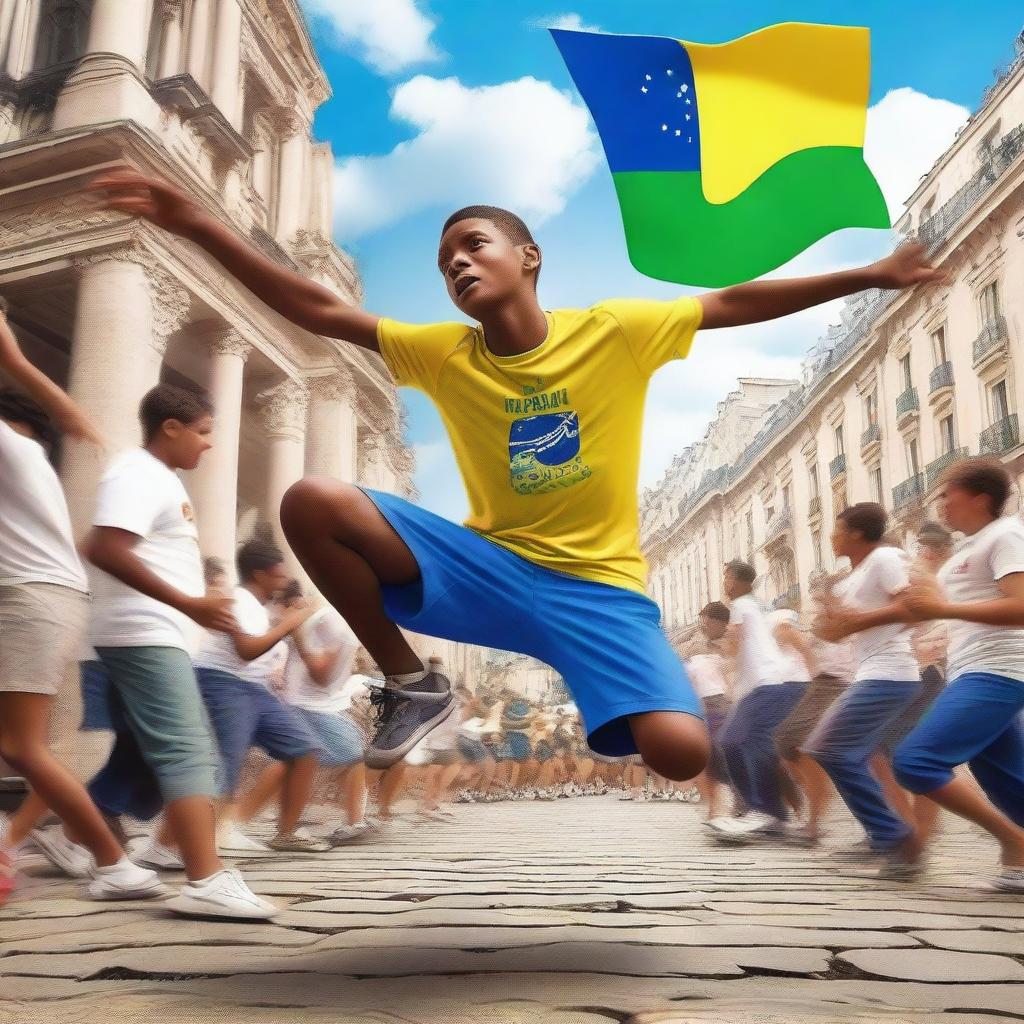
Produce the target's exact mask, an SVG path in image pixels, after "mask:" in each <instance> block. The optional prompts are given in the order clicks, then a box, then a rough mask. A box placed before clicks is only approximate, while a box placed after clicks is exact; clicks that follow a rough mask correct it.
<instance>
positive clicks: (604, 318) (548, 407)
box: [377, 297, 703, 593]
mask: <svg viewBox="0 0 1024 1024" xmlns="http://www.w3.org/2000/svg"><path fill="white" fill-rule="evenodd" d="M702 312H703V307H702V306H701V304H700V303H699V302H698V301H697V300H696V299H695V298H691V297H686V298H681V299H676V300H674V301H671V302H656V301H651V300H645V299H612V300H608V301H606V302H600V303H598V304H597V305H596V306H592V307H591V308H590V309H558V310H555V311H553V312H550V313H546V314H545V315H546V316H547V320H548V333H547V337H546V338H545V340H544V341H543V342H542V343H541V344H540V345H538V346H537V347H536V348H534V349H532V350H531V351H529V352H523V353H520V354H518V355H513V356H497V355H495V354H494V353H492V352H491V351H490V350H489V349H488V348H487V346H486V344H485V342H484V334H483V329H482V328H481V327H479V326H477V327H470V326H468V325H466V324H461V323H442V324H423V325H416V324H403V323H398V322H397V321H395V320H388V319H382V320H381V321H380V323H379V325H378V327H377V337H378V340H379V342H380V350H381V354H382V355H383V357H384V361H385V363H387V366H388V369H389V370H390V371H391V375H392V377H394V380H395V383H396V384H398V385H408V386H411V387H415V388H418V389H419V390H421V391H423V392H425V393H426V394H427V395H429V396H430V397H431V398H432V399H433V401H434V404H435V405H436V406H437V408H438V411H439V412H440V413H441V418H442V420H443V421H444V425H445V428H446V429H447V431H448V437H449V439H450V440H451V443H452V448H453V449H454V451H455V459H456V461H457V463H458V465H459V469H460V471H461V472H462V477H463V480H464V481H465V484H466V491H467V493H468V496H469V506H470V515H469V518H468V519H467V520H466V523H465V525H466V526H468V527H469V528H470V529H473V530H476V531H477V532H479V533H481V534H482V535H483V536H485V537H487V538H488V539H489V540H492V541H494V542H495V543H497V544H500V545H502V546H503V547H506V548H508V549H510V550H511V551H514V552H515V553H516V554H518V555H521V556H522V557H523V558H526V559H529V561H531V562H534V563H535V564H537V565H542V566H544V567H546V568H548V569H554V570H557V571H559V572H564V573H568V574H570V575H572V576H581V577H583V578H585V579H591V580H598V581H600V582H602V583H610V584H612V585H614V586H620V587H627V588H629V589H630V590H637V591H640V592H641V593H642V592H643V591H644V588H645V578H646V574H647V565H646V562H645V561H644V558H643V556H642V555H641V554H640V527H639V508H638V501H637V481H638V474H639V466H640V434H641V425H642V420H643V409H644V398H645V396H646V393H647V382H648V381H649V380H650V377H651V375H652V374H653V373H654V371H655V370H656V369H657V368H658V367H659V366H662V365H663V364H664V363H666V362H668V361H669V360H670V359H682V358H685V357H686V355H687V353H688V352H689V349H690V345H691V343H692V341H693V336H694V334H695V332H696V331H697V328H698V327H699V326H700V320H701V315H702Z"/></svg>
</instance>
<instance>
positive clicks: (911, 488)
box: [892, 473, 925, 509]
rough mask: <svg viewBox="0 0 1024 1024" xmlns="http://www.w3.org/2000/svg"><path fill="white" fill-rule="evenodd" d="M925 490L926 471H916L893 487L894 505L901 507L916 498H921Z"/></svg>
mask: <svg viewBox="0 0 1024 1024" xmlns="http://www.w3.org/2000/svg"><path fill="white" fill-rule="evenodd" d="M924 492H925V486H924V473H915V474H914V475H913V476H912V477H910V478H909V479H907V480H904V481H903V483H901V484H897V485H896V486H895V487H894V488H893V489H892V507H893V508H894V509H901V508H903V507H904V506H906V505H909V504H910V503H911V502H912V501H914V500H915V499H916V498H920V497H921V496H922V495H923V494H924Z"/></svg>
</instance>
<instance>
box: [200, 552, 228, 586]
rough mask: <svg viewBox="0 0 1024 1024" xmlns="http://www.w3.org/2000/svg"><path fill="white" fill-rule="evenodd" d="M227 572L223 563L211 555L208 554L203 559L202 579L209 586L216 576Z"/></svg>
mask: <svg viewBox="0 0 1024 1024" xmlns="http://www.w3.org/2000/svg"><path fill="white" fill-rule="evenodd" d="M226 572H227V568H226V567H225V565H224V563H223V562H222V561H221V560H220V559H219V558H215V557H214V556H213V555H208V556H207V557H206V558H204V559H203V581H204V582H205V583H206V585H207V586H209V585H210V584H211V583H212V582H213V581H214V580H215V579H216V578H217V577H218V576H223V575H224V574H225V573H226Z"/></svg>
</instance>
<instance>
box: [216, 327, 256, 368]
mask: <svg viewBox="0 0 1024 1024" xmlns="http://www.w3.org/2000/svg"><path fill="white" fill-rule="evenodd" d="M207 343H208V344H209V346H210V351H211V352H215V353H216V354H217V355H224V356H238V358H239V359H241V360H242V361H243V362H244V361H245V360H246V359H248V357H249V353H250V352H251V351H252V344H251V343H250V342H249V341H248V339H246V338H245V337H244V336H243V335H242V334H241V333H240V332H239V330H238V329H237V328H236V327H233V326H232V325H231V324H217V325H216V326H215V327H213V328H212V329H211V330H210V332H209V334H208V335H207Z"/></svg>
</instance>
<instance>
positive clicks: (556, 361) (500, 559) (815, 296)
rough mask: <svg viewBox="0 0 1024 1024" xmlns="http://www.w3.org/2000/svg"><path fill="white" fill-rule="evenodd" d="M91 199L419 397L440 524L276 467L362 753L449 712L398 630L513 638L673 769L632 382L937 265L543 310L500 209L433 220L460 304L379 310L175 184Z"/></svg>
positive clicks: (391, 747) (528, 248)
mask: <svg viewBox="0 0 1024 1024" xmlns="http://www.w3.org/2000/svg"><path fill="white" fill-rule="evenodd" d="M89 187H90V189H92V190H95V191H99V192H103V193H105V195H106V199H105V203H104V205H105V208H107V209H111V210H119V211H123V212H125V213H128V214H135V215H139V216H143V217H145V218H147V219H148V220H150V221H152V222H153V223H154V224H156V225H158V226H160V227H163V228H165V229H166V230H168V231H171V232H174V233H175V234H178V235H181V236H183V237H186V238H189V239H191V240H192V241H194V242H195V243H197V244H198V245H201V246H202V247H203V248H204V249H206V250H207V252H209V253H210V254H211V255H212V256H213V257H214V258H215V259H217V260H218V261H219V262H220V263H221V264H222V265H223V266H224V267H225V269H226V270H227V271H228V272H229V273H231V274H233V275H234V276H235V277H236V278H237V279H238V280H239V281H240V282H241V283H242V284H244V285H245V286H246V287H248V288H249V289H250V290H251V291H253V292H254V293H255V294H257V295H259V296H260V297H261V298H262V299H263V301H265V302H266V303H267V304H268V305H269V306H271V307H272V308H273V309H275V310H277V311H278V312H279V313H281V314H282V315H283V316H285V317H287V318H288V319H290V320H291V321H292V322H294V323H296V324H298V325H299V326H300V327H303V328H305V329H306V330H309V331H312V332H313V333H315V334H320V335H324V336H328V337H334V338H344V339H345V340H347V341H349V342H351V343H353V344H355V345H359V346H361V347H362V348H365V349H369V350H370V351H372V352H379V353H380V354H381V356H382V357H383V359H384V362H385V365H386V366H387V368H388V370H389V371H390V373H391V376H392V377H393V378H394V381H395V383H396V384H397V385H408V386H412V387H416V388H419V389H420V390H422V391H424V392H425V393H426V394H427V395H429V396H430V397H431V398H432V399H433V401H434V402H435V404H436V405H437V407H438V409H439V411H440V413H441V416H442V419H443V420H444V422H445V426H446V428H447V431H448V435H449V437H450V439H451V442H452V446H453V448H454V451H455V456H456V460H457V462H458V464H459V468H460V471H461V473H462V476H463V479H464V481H465V485H466V490H467V493H468V496H469V503H470V515H469V518H468V519H467V521H466V524H465V525H464V526H457V525H455V524H453V523H450V522H448V521H446V520H444V519H441V518H440V517H438V516H436V515H433V514H431V513H430V512H426V511H424V510H423V509H420V508H417V507H416V506H415V505H412V504H410V503H409V502H407V501H404V500H403V499H401V498H397V497H395V496H394V495H390V494H381V493H378V492H375V491H370V490H366V489H362V488H360V487H357V486H356V485H355V484H351V483H346V482H342V481H339V480H331V479H326V478H323V477H320V478H308V479H305V480H302V481H300V482H298V483H296V484H294V485H293V486H292V487H291V489H290V490H289V491H288V492H287V494H286V495H285V499H284V502H283V504H282V507H281V522H282V526H283V528H284V530H285V533H286V535H287V537H288V540H289V543H290V544H291V546H292V549H293V550H294V552H295V554H296V555H297V556H298V558H299V559H300V561H301V562H302V564H303V566H304V568H305V569H306V571H307V572H308V573H309V575H310V577H311V578H312V579H313V581H314V582H315V584H316V585H317V587H318V588H319V589H320V591H321V592H322V593H323V594H324V595H325V596H326V597H327V598H328V600H329V601H330V602H331V603H332V604H333V605H334V606H335V607H336V608H337V609H338V611H339V612H341V614H342V615H343V616H344V617H345V619H346V621H347V622H348V623H349V625H350V626H351V627H352V629H353V631H354V632H355V634H356V636H357V637H358V638H359V640H360V641H361V642H362V643H363V645H364V646H365V647H366V649H367V650H368V651H369V653H370V654H371V655H372V657H373V658H374V659H375V660H376V662H377V664H378V665H379V667H380V669H381V670H382V671H383V672H384V674H385V676H386V686H385V688H384V690H383V691H382V693H381V694H380V695H379V697H380V699H379V701H378V704H377V710H378V727H377V731H376V734H375V736H374V737H373V739H372V741H371V743H370V746H369V748H368V750H367V753H366V762H367V765H368V766H369V767H386V766H387V765H390V764H393V763H395V762H397V761H398V760H400V759H401V758H402V757H403V756H404V755H405V753H406V752H407V751H408V750H410V749H411V748H412V747H413V746H414V745H415V744H416V743H417V742H418V741H419V740H420V739H422V738H423V737H424V736H425V735H426V734H428V733H429V732H431V731H432V730H433V729H434V728H437V727H438V726H439V725H440V724H441V723H442V722H444V721H445V719H446V718H447V717H448V716H449V715H450V714H452V712H453V710H454V704H453V702H452V698H451V694H450V692H449V686H448V681H447V679H446V678H445V677H444V676H442V675H440V674H437V673H432V672H429V671H428V669H427V667H426V666H425V665H424V664H423V663H422V662H421V660H420V658H419V657H418V656H417V655H416V654H415V653H414V651H413V650H412V648H411V647H410V646H409V644H408V643H407V642H406V640H405V639H404V638H403V636H402V633H401V632H400V630H399V627H400V626H401V627H404V628H407V629H410V630H413V631H415V632H417V633H424V634H429V635H433V636H436V637H441V638H447V639H451V640H455V641H459V642H462V643H468V644H478V645H481V646H485V647H494V648H499V649H504V650H511V651H518V652H521V653H524V654H528V655H532V656H533V657H536V658H538V659H540V660H541V661H544V662H547V663H548V664H550V665H551V666H552V667H554V668H555V670H556V671H558V672H559V673H560V674H561V675H562V676H563V677H564V679H565V681H566V683H567V684H568V686H569V688H570V689H571V690H572V692H573V695H574V697H575V700H576V702H577V704H578V706H579V709H580V713H581V715H582V717H583V719H584V722H585V725H586V729H587V734H588V741H589V743H590V746H591V747H592V748H593V749H594V750H596V751H598V752H599V753H601V754H606V755H612V756H621V755H626V754H631V753H635V752H639V753H640V754H641V755H642V756H643V759H644V761H645V762H646V763H647V764H648V765H649V766H650V767H651V768H652V769H653V770H654V771H656V772H658V773H659V774H660V775H663V776H665V777H667V778H670V779H675V780H685V779H692V778H693V777H694V776H696V775H698V774H699V773H700V772H701V771H702V770H703V768H704V765H705V763H706V761H707V758H708V753H709V742H708V735H707V730H706V728H705V726H704V722H703V719H702V714H701V706H700V701H699V700H698V699H697V697H696V696H695V695H694V693H693V691H692V689H691V687H690V685H689V682H688V681H687V678H686V674H685V671H684V669H683V667H682V664H681V662H680V660H679V658H678V656H677V655H676V653H675V652H674V651H673V649H672V648H671V646H670V645H669V643H668V640H667V638H666V636H665V634H664V632H663V631H662V629H661V626H660V613H659V610H658V607H657V605H656V604H655V603H654V602H653V601H651V600H650V599H649V598H648V597H647V596H646V594H645V592H644V590H645V573H646V565H645V562H644V559H643V556H642V555H641V553H640V546H639V516H638V507H637V476H638V468H639V459H640V430H641V425H642V420H643V407H644V398H645V395H646V391H647V385H648V381H649V380H650V378H651V376H652V375H653V374H654V372H655V371H656V370H657V369H658V368H659V367H660V366H662V365H663V364H664V363H666V362H668V361H669V360H670V359H681V358H684V357H685V356H686V355H687V353H688V352H689V350H690V345H691V343H692V341H693V336H694V334H695V332H696V331H697V329H698V328H699V327H703V328H717V327H733V326H737V325H740V324H749V323H756V322H759V321H763V320H771V319H774V318H776V317H780V316H785V315H786V314H789V313H794V312H797V311H798V310H802V309H806V308H807V307H809V306H814V305H817V304H819V303H822V302H827V301H829V300H831V299H836V298H839V297H841V296H843V295H848V294H850V293H851V292H857V291H861V290H862V289H865V288H906V287H910V286H912V285H915V284H919V283H927V282H931V281H935V280H938V279H939V277H940V274H939V271H937V270H935V269H934V268H932V267H931V266H929V265H928V263H927V262H926V259H925V252H924V248H923V247H922V246H919V245H908V246H904V247H902V248H900V249H899V250H897V251H896V252H895V253H893V254H892V255H891V256H888V257H886V258H885V259H883V260H880V261H878V262H877V263H875V264H872V265H871V266H869V267H865V268H862V269H858V270H849V271H844V272H841V273H836V274H826V275H822V276H819V277H811V278H805V279H798V280H771V281H755V282H751V283H749V284H743V285H738V286H735V287H731V288H726V289H724V290H722V291H716V292H710V293H708V294H705V295H700V296H684V297H681V298H679V299H676V300H674V301H669V302H657V301H651V300H645V299H616V300H610V301H606V302H600V303H598V304H596V305H594V306H592V307H590V308H589V309H558V310H554V311H546V310H545V309H543V308H542V306H541V305H540V303H539V301H538V299H537V288H536V286H537V275H538V273H539V271H540V266H541V250H540V248H539V246H538V245H537V243H536V242H535V241H534V239H533V236H532V235H531V234H530V231H529V229H528V228H527V227H526V225H525V224H524V223H523V222H522V221H521V220H520V219H519V218H518V217H517V216H515V215H514V214H512V213H509V212H508V211H506V210H501V209H498V208H495V207H489V206H470V207H466V208H465V209H462V210H459V211H458V212H457V213H454V214H453V215H452V216H451V217H449V218H448V220H447V221H446V223H445V224H444V227H443V229H442V231H441V239H440V244H439V247H438V259H437V267H438V270H439V271H440V273H441V276H442V280H443V281H444V285H445V288H446V289H447V291H448V295H449V296H450V298H451V300H452V302H453V303H454V305H455V306H456V308H457V309H458V310H459V312H460V314H463V315H464V316H466V317H468V318H469V319H471V320H472V321H474V323H473V324H467V323H464V322H461V321H456V322H451V323H440V324H427V325H413V324H405V323H399V322H398V321H395V320H391V319H388V318H381V317H378V316H375V315H373V314H371V313H368V312H366V311H365V310H363V309H359V308H358V307H356V306H352V305H350V304H349V303H347V302H344V301H343V300H342V299H340V298H339V297H338V296H337V295H335V294H334V293H333V292H331V291H329V290H328V289H326V288H324V287H322V286H321V285H318V284H315V283H314V282H312V281H308V280H306V279H304V278H303V277H301V276H300V275H299V274H296V273H294V272H292V271H290V270H288V269H286V268H284V267H282V266H280V265H279V264H277V263H275V262H273V261H272V260H270V259H268V258H267V257H266V256H264V255H263V254H262V253H260V252H259V251H258V250H257V249H256V248H254V247H253V246H252V245H250V244H249V243H248V242H246V241H244V240H243V239H242V238H240V237H239V236H238V235H236V234H235V233H234V232H233V231H232V230H231V229H230V228H229V227H227V226H225V225H224V224H223V223H221V222H220V221H219V220H218V219H217V218H216V217H215V216H214V215H213V214H211V213H209V212H208V211H206V210H205V209H203V208H202V206H200V205H199V204H198V203H196V202H195V201H193V200H192V199H191V198H189V196H187V195H186V194H185V193H184V192H183V191H182V190H180V189H179V188H177V187H176V186H174V185H171V184H169V183H167V182H164V181H160V180H156V179H153V178H150V177H146V176H144V175H142V174H139V173H137V172H135V171H132V170H115V171H111V172H108V173H106V174H103V175H102V176H100V177H99V178H97V179H95V180H94V181H93V182H92V183H91V185H90V186H89Z"/></svg>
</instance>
